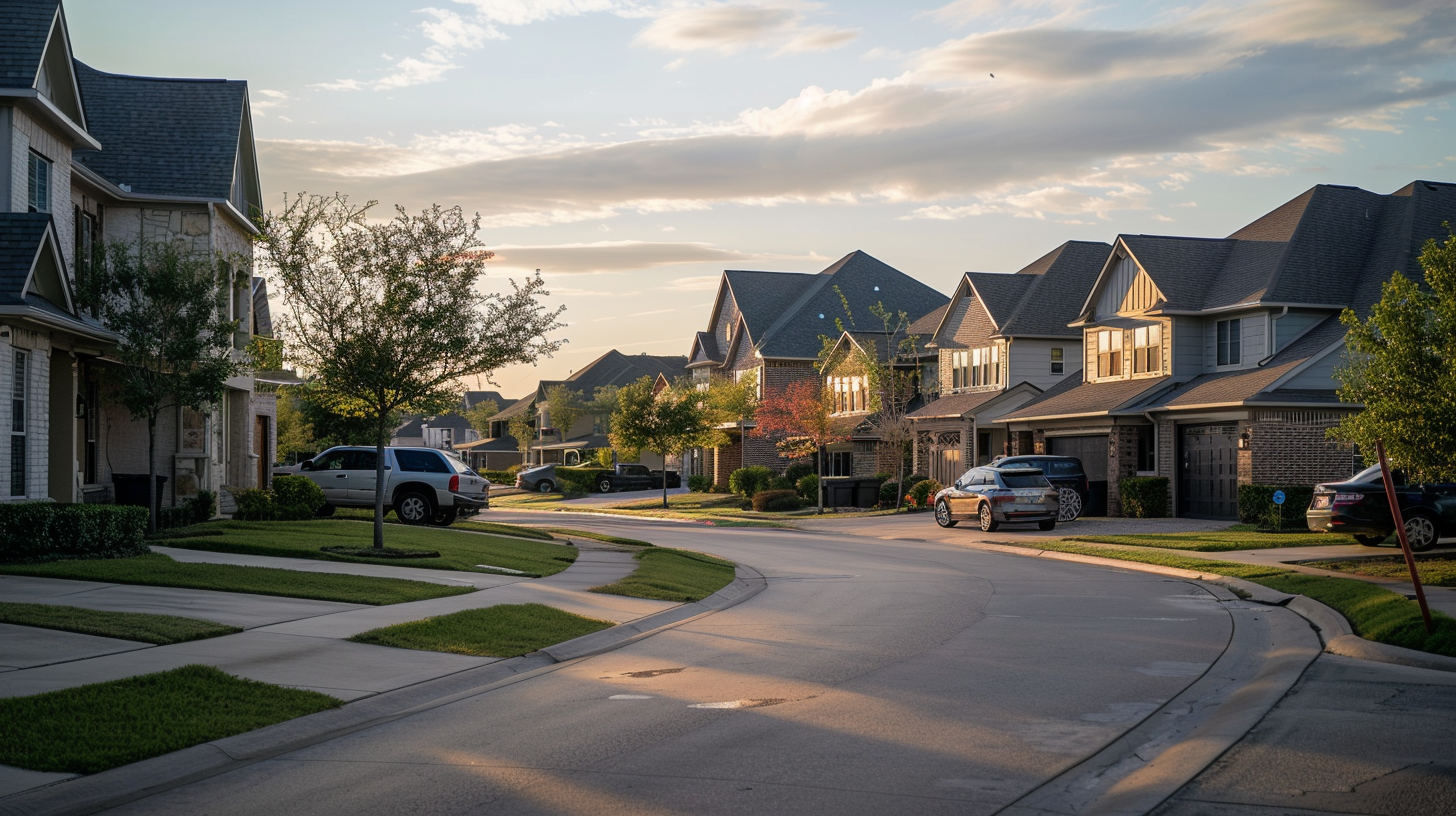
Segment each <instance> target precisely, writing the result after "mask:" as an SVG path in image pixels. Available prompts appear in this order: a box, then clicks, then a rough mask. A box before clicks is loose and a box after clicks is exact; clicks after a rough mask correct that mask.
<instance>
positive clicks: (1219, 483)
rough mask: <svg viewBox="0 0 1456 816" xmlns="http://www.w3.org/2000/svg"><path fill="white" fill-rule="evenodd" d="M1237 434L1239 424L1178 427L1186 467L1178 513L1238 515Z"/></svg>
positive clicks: (1230, 517) (1180, 489) (1180, 446)
mask: <svg viewBox="0 0 1456 816" xmlns="http://www.w3.org/2000/svg"><path fill="white" fill-rule="evenodd" d="M1238 433H1239V429H1238V426H1237V425H1184V426H1182V427H1181V428H1179V429H1178V434H1179V448H1180V454H1181V458H1182V468H1183V478H1182V479H1180V480H1179V490H1178V494H1179V502H1178V511H1179V515H1183V516H1197V517H1201V518H1218V519H1232V518H1238V515H1239V462H1238Z"/></svg>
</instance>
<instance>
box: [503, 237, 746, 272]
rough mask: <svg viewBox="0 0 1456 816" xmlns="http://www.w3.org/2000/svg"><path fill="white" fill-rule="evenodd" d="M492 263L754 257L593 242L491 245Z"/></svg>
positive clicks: (607, 268)
mask: <svg viewBox="0 0 1456 816" xmlns="http://www.w3.org/2000/svg"><path fill="white" fill-rule="evenodd" d="M491 249H492V250H493V251H494V252H495V258H494V259H492V260H491V265H492V266H498V267H509V268H512V269H540V270H541V271H542V272H543V273H557V274H565V273H601V272H620V271H624V270H640V269H650V268H655V267H661V266H672V265H675V264H689V263H713V264H724V263H730V262H738V261H748V260H753V259H755V258H757V257H758V256H755V255H750V254H747V253H743V252H737V251H735V250H729V249H721V248H719V247H715V246H713V245H711V244H703V243H689V242H676V243H674V242H650V241H596V242H593V243H586V244H558V245H554V246H515V245H510V244H504V245H501V246H497V247H491Z"/></svg>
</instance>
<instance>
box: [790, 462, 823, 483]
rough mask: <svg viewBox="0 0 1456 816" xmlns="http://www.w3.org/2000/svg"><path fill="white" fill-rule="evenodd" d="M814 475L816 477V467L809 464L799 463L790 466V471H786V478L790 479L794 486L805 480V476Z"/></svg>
mask: <svg viewBox="0 0 1456 816" xmlns="http://www.w3.org/2000/svg"><path fill="white" fill-rule="evenodd" d="M814 475H816V474H815V472H814V466H813V465H812V464H809V463H807V462H798V463H796V464H792V465H789V469H788V470H785V471H784V478H785V479H788V480H789V481H791V482H793V483H794V484H798V483H799V480H800V479H802V478H804V477H805V476H814Z"/></svg>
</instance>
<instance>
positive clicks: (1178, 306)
mask: <svg viewBox="0 0 1456 816" xmlns="http://www.w3.org/2000/svg"><path fill="white" fill-rule="evenodd" d="M1118 237H1119V238H1120V239H1121V240H1122V242H1123V243H1124V244H1126V245H1127V248H1128V249H1129V250H1130V251H1131V252H1132V254H1133V257H1134V258H1136V259H1137V262H1138V264H1139V265H1140V266H1142V268H1143V270H1144V271H1146V272H1147V273H1148V276H1149V277H1151V278H1152V279H1153V283H1156V284H1157V285H1158V289H1159V290H1160V291H1161V292H1162V293H1163V295H1164V296H1165V297H1167V299H1168V300H1167V308H1169V309H1175V310H1186V311H1197V310H1199V309H1202V308H1203V295H1204V293H1205V292H1206V291H1207V290H1208V287H1209V284H1210V282H1211V281H1212V280H1213V279H1214V278H1215V277H1217V276H1218V273H1219V270H1221V269H1222V268H1223V265H1224V261H1226V260H1227V259H1228V255H1229V252H1230V251H1231V250H1232V249H1233V246H1234V243H1235V242H1233V241H1228V240H1224V239H1220V238H1180V237H1170V236H1164V235H1120V236H1118Z"/></svg>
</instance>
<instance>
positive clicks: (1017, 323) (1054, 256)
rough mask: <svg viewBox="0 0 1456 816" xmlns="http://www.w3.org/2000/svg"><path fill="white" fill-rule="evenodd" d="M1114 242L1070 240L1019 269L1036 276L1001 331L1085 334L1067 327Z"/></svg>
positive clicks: (1012, 333) (1008, 333)
mask: <svg viewBox="0 0 1456 816" xmlns="http://www.w3.org/2000/svg"><path fill="white" fill-rule="evenodd" d="M1111 253H1112V245H1111V244H1105V243H1103V242H1101V241H1068V242H1066V243H1064V244H1062V245H1061V246H1059V247H1057V248H1056V249H1054V250H1052V251H1051V252H1048V253H1047V254H1045V255H1043V256H1042V257H1040V258H1038V259H1036V260H1035V261H1032V262H1031V263H1030V264H1028V265H1027V266H1026V267H1025V268H1023V269H1021V270H1020V271H1019V272H1017V274H1018V275H1027V276H1033V277H1032V283H1031V287H1030V288H1029V289H1028V290H1027V292H1026V296H1025V297H1023V298H1022V300H1021V303H1020V304H1019V305H1018V306H1017V307H1016V310H1015V311H1014V312H1013V313H1012V314H1011V317H1010V318H1008V319H1007V320H1006V321H1004V322H1002V321H1000V320H998V321H997V322H998V323H1000V325H1001V333H1002V334H1004V335H1006V336H1008V337H1014V336H1022V337H1081V336H1082V335H1081V332H1079V331H1077V330H1076V329H1071V328H1068V327H1067V324H1068V323H1071V322H1072V321H1074V320H1076V319H1077V312H1078V311H1079V310H1080V309H1081V308H1082V304H1083V302H1085V301H1086V299H1087V292H1088V291H1090V290H1091V289H1092V285H1093V284H1094V283H1096V282H1097V275H1098V273H1100V272H1101V271H1102V267H1103V265H1105V264H1106V263H1107V257H1108V255H1110V254H1111Z"/></svg>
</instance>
